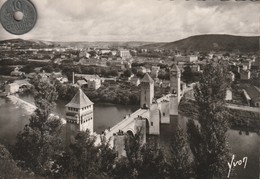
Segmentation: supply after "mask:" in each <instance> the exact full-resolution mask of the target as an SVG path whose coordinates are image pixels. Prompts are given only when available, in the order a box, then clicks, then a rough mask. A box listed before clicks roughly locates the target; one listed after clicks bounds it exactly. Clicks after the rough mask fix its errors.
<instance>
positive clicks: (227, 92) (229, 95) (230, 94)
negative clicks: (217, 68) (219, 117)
mask: <svg viewBox="0 0 260 179" xmlns="http://www.w3.org/2000/svg"><path fill="white" fill-rule="evenodd" d="M232 99H233V98H232V91H231V89H229V88H228V89H227V90H226V98H225V100H226V101H231V100H232Z"/></svg>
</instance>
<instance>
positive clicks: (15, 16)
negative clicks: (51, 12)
mask: <svg viewBox="0 0 260 179" xmlns="http://www.w3.org/2000/svg"><path fill="white" fill-rule="evenodd" d="M0 21H1V24H2V26H3V27H4V29H5V30H6V31H8V32H9V33H11V34H15V35H22V34H25V33H27V32H29V31H30V30H31V29H32V28H33V27H34V26H35V24H36V21H37V11H36V8H35V7H34V5H33V4H32V3H31V2H30V1H29V0H7V1H6V2H5V3H4V4H3V6H2V7H1V10H0Z"/></svg>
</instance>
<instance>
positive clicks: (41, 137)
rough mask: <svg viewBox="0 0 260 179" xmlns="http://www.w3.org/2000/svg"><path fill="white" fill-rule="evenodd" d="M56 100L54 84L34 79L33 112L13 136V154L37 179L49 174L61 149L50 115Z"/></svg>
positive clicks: (55, 122) (55, 120)
mask: <svg viewBox="0 0 260 179" xmlns="http://www.w3.org/2000/svg"><path fill="white" fill-rule="evenodd" d="M56 99H57V92H56V88H55V85H54V84H52V83H51V82H50V81H49V80H48V79H44V78H41V77H37V78H36V79H34V100H35V105H36V107H37V109H36V110H35V112H34V114H33V115H32V116H31V118H30V119H29V121H30V122H29V124H28V125H26V126H25V127H24V130H23V131H21V132H19V133H18V135H17V140H16V144H15V146H14V150H13V155H14V157H15V159H16V160H18V163H19V164H20V165H21V166H22V167H23V168H25V169H30V170H32V171H33V172H34V173H36V174H38V175H41V176H48V175H51V173H52V171H51V165H52V163H53V158H54V156H55V155H58V154H59V153H60V151H61V149H62V145H61V138H60V136H59V134H60V130H61V121H60V119H59V118H56V117H53V116H52V115H50V114H51V112H52V109H53V107H54V101H55V100H56Z"/></svg>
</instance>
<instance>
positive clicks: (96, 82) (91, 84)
mask: <svg viewBox="0 0 260 179" xmlns="http://www.w3.org/2000/svg"><path fill="white" fill-rule="evenodd" d="M100 86H101V79H92V80H88V88H89V89H94V90H97V89H98V88H100Z"/></svg>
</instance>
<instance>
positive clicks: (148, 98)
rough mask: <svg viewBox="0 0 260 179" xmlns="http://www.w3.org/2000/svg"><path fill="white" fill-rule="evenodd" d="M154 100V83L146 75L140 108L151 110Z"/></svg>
mask: <svg viewBox="0 0 260 179" xmlns="http://www.w3.org/2000/svg"><path fill="white" fill-rule="evenodd" d="M153 98H154V81H153V79H152V78H151V77H150V76H149V75H148V73H146V74H145V75H144V77H143V79H142V80H141V98H140V107H141V108H150V106H151V104H152V102H153Z"/></svg>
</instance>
